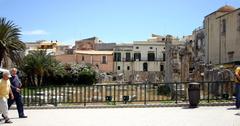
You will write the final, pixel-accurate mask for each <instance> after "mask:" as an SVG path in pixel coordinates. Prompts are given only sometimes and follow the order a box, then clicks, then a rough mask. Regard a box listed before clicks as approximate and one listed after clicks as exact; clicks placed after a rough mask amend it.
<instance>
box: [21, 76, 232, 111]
mask: <svg viewBox="0 0 240 126" xmlns="http://www.w3.org/2000/svg"><path fill="white" fill-rule="evenodd" d="M199 83H200V101H201V102H205V103H210V102H211V101H219V102H222V101H224V102H232V101H233V100H234V98H235V97H234V82H232V81H221V82H199ZM188 84H189V82H174V83H141V84H109V85H108V84H106V85H91V86H76V85H70V86H45V87H26V88H23V90H22V95H23V101H24V105H26V106H43V105H49V104H52V105H54V106H61V105H64V106H66V107H67V106H70V105H81V106H87V105H99V104H100V105H108V104H111V105H116V104H144V105H146V104H155V103H157V104H164V103H170V104H179V103H185V104H186V103H188V91H187V89H188Z"/></svg>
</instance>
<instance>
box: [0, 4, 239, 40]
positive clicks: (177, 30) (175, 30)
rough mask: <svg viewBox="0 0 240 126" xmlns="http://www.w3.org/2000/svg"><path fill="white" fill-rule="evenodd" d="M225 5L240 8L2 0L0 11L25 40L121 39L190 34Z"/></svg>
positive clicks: (144, 38)
mask: <svg viewBox="0 0 240 126" xmlns="http://www.w3.org/2000/svg"><path fill="white" fill-rule="evenodd" d="M225 4H228V5H232V6H234V7H236V8H239V7H240V1H239V0H0V5H1V7H0V16H1V17H6V18H7V19H8V20H12V21H14V23H15V24H17V25H18V26H19V27H21V31H22V36H21V39H22V40H23V41H36V40H43V39H44V40H58V41H63V42H64V43H65V44H73V43H74V41H75V40H80V39H84V38H88V37H92V36H97V37H99V38H100V39H101V40H103V41H104V42H120V43H122V42H132V41H134V40H146V39H147V38H149V37H150V35H151V34H152V33H154V34H160V35H166V34H172V35H174V36H179V37H182V36H183V35H188V34H191V33H192V30H194V29H195V28H196V27H198V26H201V25H202V21H203V19H204V16H206V15H207V14H209V13H211V12H213V11H215V10H217V9H218V8H219V7H221V6H223V5H225Z"/></svg>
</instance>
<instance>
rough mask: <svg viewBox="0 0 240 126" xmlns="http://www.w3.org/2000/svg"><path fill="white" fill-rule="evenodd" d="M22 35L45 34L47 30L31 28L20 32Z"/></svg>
mask: <svg viewBox="0 0 240 126" xmlns="http://www.w3.org/2000/svg"><path fill="white" fill-rule="evenodd" d="M22 34H23V35H46V34H48V32H46V31H44V30H32V31H25V32H22Z"/></svg>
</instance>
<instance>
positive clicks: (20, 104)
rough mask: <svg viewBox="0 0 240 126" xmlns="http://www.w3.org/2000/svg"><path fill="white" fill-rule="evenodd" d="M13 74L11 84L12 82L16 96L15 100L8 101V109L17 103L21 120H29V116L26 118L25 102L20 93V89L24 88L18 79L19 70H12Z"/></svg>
mask: <svg viewBox="0 0 240 126" xmlns="http://www.w3.org/2000/svg"><path fill="white" fill-rule="evenodd" d="M11 72H12V77H11V78H10V82H11V89H12V92H13V95H14V99H13V100H11V99H9V100H8V108H10V107H11V105H12V104H13V103H14V101H15V102H16V105H17V110H18V115H19V118H27V116H25V115H24V112H23V101H22V95H21V93H20V91H21V89H20V88H21V87H22V83H21V81H20V79H19V78H18V75H17V69H16V68H12V70H11Z"/></svg>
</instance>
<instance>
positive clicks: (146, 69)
mask: <svg viewBox="0 0 240 126" xmlns="http://www.w3.org/2000/svg"><path fill="white" fill-rule="evenodd" d="M143 71H148V64H147V63H143Z"/></svg>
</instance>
